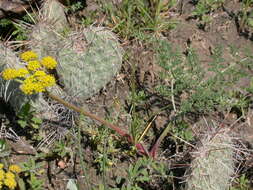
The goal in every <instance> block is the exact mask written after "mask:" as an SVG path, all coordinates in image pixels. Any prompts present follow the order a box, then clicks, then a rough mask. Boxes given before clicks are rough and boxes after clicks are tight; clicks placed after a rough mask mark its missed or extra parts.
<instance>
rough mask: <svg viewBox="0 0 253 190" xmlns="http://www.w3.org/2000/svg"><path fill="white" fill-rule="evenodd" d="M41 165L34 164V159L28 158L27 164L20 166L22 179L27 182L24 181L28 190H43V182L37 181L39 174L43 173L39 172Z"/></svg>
mask: <svg viewBox="0 0 253 190" xmlns="http://www.w3.org/2000/svg"><path fill="white" fill-rule="evenodd" d="M43 165H44V164H43V163H36V161H35V159H34V158H30V159H29V160H28V161H27V162H25V163H23V164H22V168H23V173H24V178H26V179H27V180H24V181H25V182H26V183H27V185H28V186H29V189H32V190H42V189H44V187H43V184H44V181H43V180H41V179H38V176H40V175H41V174H40V172H43V170H41V168H42V166H43Z"/></svg>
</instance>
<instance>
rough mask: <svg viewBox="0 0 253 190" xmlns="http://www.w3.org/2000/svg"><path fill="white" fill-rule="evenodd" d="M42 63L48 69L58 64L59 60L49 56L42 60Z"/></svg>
mask: <svg viewBox="0 0 253 190" xmlns="http://www.w3.org/2000/svg"><path fill="white" fill-rule="evenodd" d="M41 64H42V65H43V66H44V67H46V68H47V69H54V68H55V67H56V66H57V62H56V61H55V59H54V58H52V57H50V56H47V57H44V58H43V59H42V60H41Z"/></svg>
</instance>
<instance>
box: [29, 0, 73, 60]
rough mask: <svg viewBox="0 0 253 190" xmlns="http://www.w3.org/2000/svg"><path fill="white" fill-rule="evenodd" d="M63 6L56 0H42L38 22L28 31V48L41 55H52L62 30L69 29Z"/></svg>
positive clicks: (61, 37)
mask: <svg viewBox="0 0 253 190" xmlns="http://www.w3.org/2000/svg"><path fill="white" fill-rule="evenodd" d="M69 30H70V29H69V25H68V23H67V18H66V15H65V13H64V7H63V6H62V4H61V3H59V2H58V1H57V0H46V1H44V3H43V5H42V8H41V15H40V16H39V21H38V23H36V24H35V26H34V27H33V29H32V31H31V33H30V35H29V36H30V49H32V50H34V51H35V52H37V53H38V54H39V55H40V56H41V57H42V56H48V55H50V56H53V57H55V56H56V54H57V51H56V50H57V49H58V48H59V47H61V46H62V45H61V42H62V40H63V33H64V31H65V32H66V31H69Z"/></svg>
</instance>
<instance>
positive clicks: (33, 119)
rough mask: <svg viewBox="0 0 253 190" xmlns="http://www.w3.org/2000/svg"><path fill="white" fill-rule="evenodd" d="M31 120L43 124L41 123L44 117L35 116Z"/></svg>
mask: <svg viewBox="0 0 253 190" xmlns="http://www.w3.org/2000/svg"><path fill="white" fill-rule="evenodd" d="M31 120H32V121H33V122H34V123H36V124H41V123H42V119H40V118H38V117H33V118H32V119H31Z"/></svg>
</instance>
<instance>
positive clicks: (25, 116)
mask: <svg viewBox="0 0 253 190" xmlns="http://www.w3.org/2000/svg"><path fill="white" fill-rule="evenodd" d="M17 116H18V120H17V123H18V124H19V125H20V126H21V127H22V128H23V129H29V130H26V132H27V135H29V136H30V137H31V139H33V140H37V141H38V140H41V139H42V136H40V134H39V129H40V126H41V124H42V120H41V119H40V118H39V117H36V111H35V110H33V109H32V107H31V104H30V103H29V102H27V103H26V104H24V105H23V106H22V107H21V110H20V111H19V113H18V114H17Z"/></svg>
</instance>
